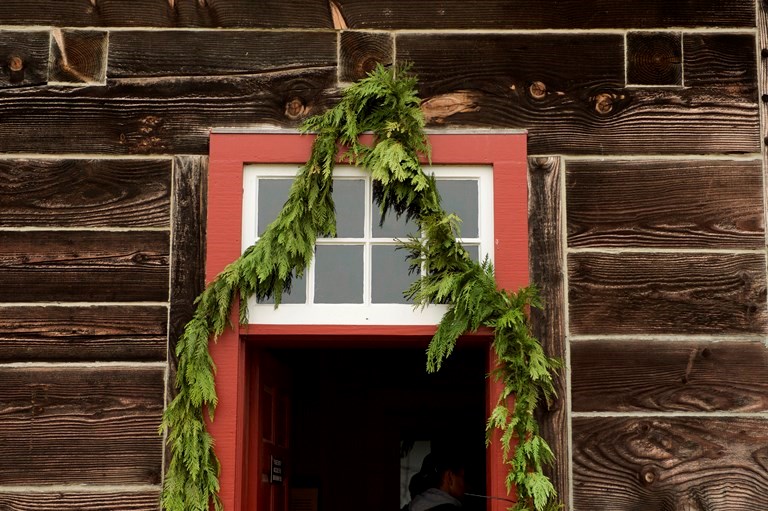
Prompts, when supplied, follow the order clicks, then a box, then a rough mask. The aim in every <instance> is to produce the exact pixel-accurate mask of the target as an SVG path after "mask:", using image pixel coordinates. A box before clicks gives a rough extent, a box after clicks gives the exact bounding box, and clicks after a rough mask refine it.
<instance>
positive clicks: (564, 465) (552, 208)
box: [528, 157, 570, 511]
mask: <svg viewBox="0 0 768 511" xmlns="http://www.w3.org/2000/svg"><path fill="white" fill-rule="evenodd" d="M561 163H562V162H561V159H560V158H556V157H549V158H542V157H539V158H535V157H534V158H529V159H528V226H529V227H528V239H529V249H528V251H529V261H530V263H529V265H530V272H531V282H533V283H534V284H535V285H536V286H537V287H538V289H539V296H540V297H541V300H542V302H543V304H544V306H543V308H542V309H532V310H531V321H532V326H533V334H534V336H536V338H537V339H539V341H540V342H541V343H542V345H543V346H544V349H545V351H546V353H547V354H548V355H549V356H552V357H557V358H559V359H560V360H565V323H564V312H565V303H564V299H563V292H564V284H563V248H562V239H561V236H562V214H561V207H560V198H561V195H562V193H561V190H560V189H561V186H560V182H561V180H560V177H561V175H562V174H561V172H562V165H561ZM565 385H566V384H565V376H564V375H562V374H561V375H560V377H559V378H557V380H556V385H555V386H556V390H557V398H556V400H555V401H554V402H553V403H552V405H551V406H549V407H547V408H546V409H544V408H543V407H542V409H540V410H539V411H538V420H539V424H541V429H542V434H543V436H544V438H545V439H546V440H547V442H548V443H549V444H550V446H551V447H552V449H553V450H554V452H555V458H556V459H557V463H556V465H555V466H554V467H552V468H551V469H549V470H548V472H547V475H548V476H549V477H550V478H551V479H552V481H553V483H554V485H555V488H556V489H557V493H558V495H559V496H560V501H561V502H562V503H564V505H565V507H564V508H563V509H564V511H567V510H568V509H569V507H568V501H569V497H568V488H569V482H568V479H569V471H568V440H569V439H568V416H567V412H568V407H569V406H570V405H569V403H568V395H569V394H568V390H567V389H566V386H565Z"/></svg>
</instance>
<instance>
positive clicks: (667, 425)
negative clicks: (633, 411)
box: [573, 417, 768, 511]
mask: <svg viewBox="0 0 768 511" xmlns="http://www.w3.org/2000/svg"><path fill="white" fill-rule="evenodd" d="M573 437H574V455H573V463H574V466H573V477H574V508H575V509H580V510H582V509H583V510H590V511H639V510H643V511H671V510H676V511H677V510H686V511H715V510H716V511H755V510H757V509H768V422H766V421H765V420H761V419H735V418H734V419H727V418H703V417H695V418H669V419H665V418H653V417H648V418H594V419H586V418H576V419H574V421H573Z"/></svg>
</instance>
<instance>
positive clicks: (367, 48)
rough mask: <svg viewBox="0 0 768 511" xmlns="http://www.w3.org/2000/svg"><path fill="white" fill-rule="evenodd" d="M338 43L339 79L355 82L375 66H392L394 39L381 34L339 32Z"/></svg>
mask: <svg viewBox="0 0 768 511" xmlns="http://www.w3.org/2000/svg"><path fill="white" fill-rule="evenodd" d="M340 38H341V39H340V41H339V67H340V69H339V77H340V79H341V81H344V82H355V81H357V80H360V79H361V78H365V76H366V75H367V74H368V73H370V72H371V71H373V70H374V68H375V67H376V64H383V65H385V66H389V65H392V63H393V60H394V50H395V48H394V38H393V37H392V36H391V35H390V34H386V33H381V32H356V31H350V30H345V31H343V32H341V35H340Z"/></svg>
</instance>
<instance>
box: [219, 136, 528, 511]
mask: <svg viewBox="0 0 768 511" xmlns="http://www.w3.org/2000/svg"><path fill="white" fill-rule="evenodd" d="M313 139H314V137H312V136H310V135H300V134H298V133H286V132H260V133H255V132H254V133H233V132H214V133H212V134H211V138H210V154H209V171H208V203H207V208H208V209H207V239H206V241H207V245H206V269H205V275H206V282H207V283H208V282H211V281H212V280H213V279H214V278H215V277H216V275H218V274H219V273H220V272H221V271H222V270H223V269H224V267H225V266H226V265H228V264H229V263H231V262H233V261H234V260H236V259H237V258H238V257H239V256H240V254H241V236H242V234H241V233H242V229H241V223H242V200H243V167H244V166H245V165H246V164H249V163H298V164H301V163H304V162H305V161H306V160H307V158H308V156H309V154H310V149H311V145H312V141H313ZM429 140H430V144H431V146H432V162H433V163H435V164H477V165H489V164H490V165H492V166H493V197H494V204H493V209H494V264H495V269H496V280H497V282H498V284H499V286H500V287H502V288H506V289H512V290H516V289H518V288H520V287H522V286H526V285H527V284H528V279H529V276H528V184H527V160H526V135H525V133H524V132H487V133H456V132H445V133H431V134H430V135H429ZM237 317H238V311H237V310H235V311H233V316H232V319H233V324H235V325H237ZM253 319H255V320H256V321H258V319H257V318H253ZM434 330H435V328H434V327H432V326H426V327H425V326H407V325H379V326H366V325H362V326H349V325H347V326H341V325H339V326H334V325H314V326H313V325H301V326H293V325H259V326H258V327H254V326H253V325H251V326H250V328H248V329H247V330H246V328H245V327H240V326H237V327H235V328H234V329H228V330H227V331H225V332H224V334H223V335H222V336H221V337H220V338H219V339H218V342H216V343H214V344H212V345H211V354H212V356H213V360H214V362H215V364H216V367H217V369H218V370H217V373H216V389H217V392H218V396H219V403H218V407H217V409H216V418H215V420H214V421H213V422H212V423H210V424H209V431H210V433H211V434H212V435H213V437H214V439H215V442H216V444H215V445H216V454H217V456H218V457H219V460H220V461H221V477H220V483H221V490H220V497H221V499H222V502H223V504H224V509H226V510H235V509H242V502H243V501H244V498H243V497H244V494H243V474H244V472H245V470H244V468H245V467H244V455H245V452H244V451H245V423H246V414H247V413H248V409H247V403H246V402H245V393H246V389H245V382H246V370H247V368H246V343H250V342H255V343H258V342H261V343H264V344H267V345H274V344H279V343H281V342H282V341H285V342H286V343H288V342H291V340H292V339H293V340H295V339H297V337H298V336H302V338H311V339H313V342H312V344H314V345H316V346H318V345H320V346H326V345H329V344H328V343H331V342H333V343H336V344H338V343H339V342H341V343H345V342H347V341H349V342H354V341H355V339H358V338H359V336H360V335H362V334H365V335H366V337H367V338H368V339H369V340H370V339H376V341H374V342H376V344H378V345H382V346H384V345H387V344H389V342H390V341H391V340H393V339H394V340H395V341H394V342H397V343H401V344H402V343H403V342H406V343H407V342H408V339H413V340H414V341H417V342H424V339H425V338H428V337H429V336H431V335H432V333H433V332H434ZM479 335H480V340H483V341H484V342H486V344H490V343H489V342H488V341H489V340H490V336H489V335H488V333H485V334H483V333H481V334H479ZM331 339H333V340H331ZM492 359H493V355H492V354H491V353H490V350H489V361H491V362H490V363H492ZM489 381H490V380H489ZM496 396H498V386H497V385H496V384H494V383H493V382H491V383H489V388H488V389H487V391H486V401H487V402H486V407H487V409H488V410H490V407H491V406H493V405H495V402H496ZM491 449H493V450H495V451H496V452H491V453H489V454H488V456H487V460H488V467H487V471H488V488H487V491H488V493H489V494H490V495H506V488H505V486H504V477H505V476H506V467H505V466H504V465H503V464H502V463H501V460H500V453H499V452H498V451H499V449H498V447H496V448H494V446H491ZM490 504H491V505H489V509H491V510H493V511H501V510H502V509H505V508H506V505H505V504H504V502H502V501H490Z"/></svg>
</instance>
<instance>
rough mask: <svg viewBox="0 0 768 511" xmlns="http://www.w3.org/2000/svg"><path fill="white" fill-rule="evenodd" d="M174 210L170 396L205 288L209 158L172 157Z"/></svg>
mask: <svg viewBox="0 0 768 511" xmlns="http://www.w3.org/2000/svg"><path fill="white" fill-rule="evenodd" d="M173 171H174V172H173V183H174V187H173V188H174V201H173V205H174V211H173V229H172V232H173V237H172V239H171V243H172V244H173V249H172V251H171V253H172V254H173V255H172V258H171V310H170V318H169V329H168V364H169V374H168V398H169V399H170V398H173V396H175V394H176V384H175V382H176V379H175V378H176V363H177V359H176V342H177V341H178V339H179V337H181V334H182V333H184V326H185V325H186V324H187V323H188V322H189V320H191V319H192V316H193V314H194V312H195V308H196V307H195V303H194V302H195V298H197V296H198V295H199V294H200V293H202V292H203V289H204V287H205V226H206V207H205V205H206V203H207V202H206V201H207V197H208V179H207V178H208V158H207V157H205V156H177V157H176V158H175V159H174V160H173Z"/></svg>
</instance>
